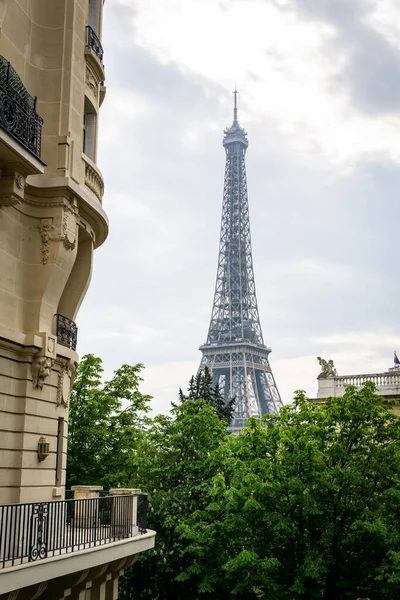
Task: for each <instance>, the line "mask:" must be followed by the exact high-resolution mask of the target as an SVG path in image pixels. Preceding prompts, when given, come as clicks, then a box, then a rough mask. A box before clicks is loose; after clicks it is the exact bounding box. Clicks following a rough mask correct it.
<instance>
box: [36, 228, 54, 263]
mask: <svg viewBox="0 0 400 600" xmlns="http://www.w3.org/2000/svg"><path fill="white" fill-rule="evenodd" d="M52 227H53V219H42V220H41V222H40V225H39V231H40V236H41V238H42V263H43V264H44V265H46V264H47V263H48V262H49V258H50V238H51V235H50V234H51V230H52Z"/></svg>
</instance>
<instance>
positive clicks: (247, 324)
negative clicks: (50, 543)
mask: <svg viewBox="0 0 400 600" xmlns="http://www.w3.org/2000/svg"><path fill="white" fill-rule="evenodd" d="M233 95H234V105H233V123H232V125H231V127H229V128H227V129H226V130H225V131H224V139H223V146H224V148H225V154H226V163H225V178H224V195H223V204H222V220H221V235H220V244H219V256H218V268H217V279H216V284H215V293H214V302H213V308H212V313H211V320H210V326H209V329H208V335H207V341H206V343H205V344H203V345H202V346H200V350H201V352H202V354H203V357H202V360H201V363H200V369H203V368H204V367H205V366H208V367H209V368H210V370H211V371H212V376H213V383H214V385H215V384H216V383H218V384H219V386H220V389H221V390H222V391H223V393H224V396H225V400H226V401H228V400H230V399H231V398H235V413H234V418H233V421H232V423H231V425H230V427H229V429H230V431H232V432H234V433H237V432H238V431H240V429H241V428H242V427H244V426H245V425H246V421H247V419H248V418H249V417H250V416H255V417H261V415H263V414H266V413H269V414H275V413H277V412H278V411H279V409H280V407H281V406H282V400H281V397H280V395H279V392H278V388H277V386H276V383H275V379H274V376H273V374H272V371H271V367H270V364H269V359H268V356H269V354H270V352H271V349H270V348H268V347H267V346H266V345H265V344H264V340H263V335H262V331H261V324H260V318H259V313H258V305H257V297H256V288H255V281H254V269H253V257H252V250H251V237H250V218H249V203H248V197H247V179H246V163H245V154H246V150H247V147H248V140H247V133H246V131H245V130H244V129H242V127H240V125H239V122H238V120H237V95H238V91H237V90H236V86H235V90H234V92H233Z"/></svg>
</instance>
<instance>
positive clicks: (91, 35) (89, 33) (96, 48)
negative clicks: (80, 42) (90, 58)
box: [86, 25, 104, 65]
mask: <svg viewBox="0 0 400 600" xmlns="http://www.w3.org/2000/svg"><path fill="white" fill-rule="evenodd" d="M86 48H90V50H93V52H94V53H95V55H96V56H97V58H98V59H99V61H100V63H101V65H103V54H104V52H103V46H102V45H101V43H100V40H99V38H98V37H97V35H96V34H95V32H94V29H92V28H91V27H90V25H86Z"/></svg>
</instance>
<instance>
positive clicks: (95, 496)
mask: <svg viewBox="0 0 400 600" xmlns="http://www.w3.org/2000/svg"><path fill="white" fill-rule="evenodd" d="M102 14H103V0H2V2H1V3H0V448H1V451H0V599H1V600H5V599H7V600H11V599H13V600H15V599H16V598H18V599H20V598H21V599H22V598H23V599H32V600H33V599H34V598H35V599H36V598H42V599H52V600H53V599H61V598H64V597H65V598H66V597H68V598H79V599H81V600H82V599H84V598H85V599H86V600H88V599H89V598H90V599H91V600H95V599H97V598H99V599H100V598H102V599H103V598H107V599H112V598H116V597H117V588H118V577H119V574H120V573H121V571H122V569H123V568H124V567H126V566H127V565H129V564H130V563H132V562H133V561H134V560H135V559H136V558H137V556H138V555H139V553H140V552H142V551H144V550H146V549H148V548H150V547H152V546H153V545H154V535H155V534H154V532H151V531H147V532H146V518H145V517H146V500H147V499H146V496H145V495H143V494H141V493H140V491H139V490H111V492H110V493H102V492H101V490H100V489H99V488H96V487H93V486H92V487H78V488H77V489H75V490H74V494H75V499H67V500H66V499H65V469H66V452H67V430H68V403H69V395H70V389H71V386H72V383H73V379H74V374H75V371H76V367H77V364H78V355H77V353H76V345H77V336H78V326H77V314H78V310H79V307H80V304H81V302H82V300H83V298H84V296H85V293H86V290H87V288H88V285H89V282H90V276H91V270H92V260H93V252H94V250H95V249H96V248H97V247H98V246H100V245H101V244H102V243H103V242H104V240H105V239H106V237H107V232H108V222H107V216H106V214H105V212H104V209H103V191H104V183H103V177H102V175H101V172H100V170H99V168H98V166H97V138H98V114H99V109H100V106H101V104H102V102H103V100H104V97H105V92H106V88H105V84H104V82H105V70H104V63H103V48H102V45H101V31H102ZM94 483H95V482H94Z"/></svg>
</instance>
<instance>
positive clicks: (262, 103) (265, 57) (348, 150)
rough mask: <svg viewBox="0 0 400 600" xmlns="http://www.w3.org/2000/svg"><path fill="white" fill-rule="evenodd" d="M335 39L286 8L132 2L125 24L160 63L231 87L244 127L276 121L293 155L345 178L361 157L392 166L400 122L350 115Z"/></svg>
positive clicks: (197, 0)
mask: <svg viewBox="0 0 400 600" xmlns="http://www.w3.org/2000/svg"><path fill="white" fill-rule="evenodd" d="M124 4H125V5H126V6H129V4H130V2H128V1H127V0H125V2H124ZM387 4H388V5H389V3H387ZM282 7H284V9H283V8H282ZM373 14H374V13H373ZM390 14H391V13H390V10H387V11H386V12H384V11H383V10H382V9H380V11H378V12H377V13H376V15H377V16H376V15H375V19H374V20H373V21H374V22H376V21H378V18H380V21H379V22H380V23H381V24H382V22H384V23H390V21H389V19H388V16H389V15H390ZM383 15H384V16H385V18H386V20H383ZM371 19H372V17H371ZM337 36H338V34H337V31H336V29H335V28H334V27H333V26H332V25H328V24H326V23H322V22H321V21H318V22H317V21H307V20H306V19H304V15H302V14H301V13H299V12H296V10H295V9H294V7H293V5H292V3H289V2H287V3H280V4H279V3H277V4H274V3H271V2H266V1H265V0H236V1H235V2H218V1H216V0H151V1H148V2H136V3H135V11H134V13H133V15H132V41H134V42H135V43H136V44H138V45H139V46H141V47H143V48H144V49H146V50H147V51H149V52H150V53H151V54H153V55H154V56H155V57H156V58H157V60H159V61H161V62H162V63H165V64H168V63H170V62H172V63H174V64H177V65H178V66H179V67H180V68H181V69H183V71H184V72H186V73H188V74H190V73H191V74H196V75H198V76H201V77H203V78H204V79H205V80H208V81H210V82H212V83H214V84H216V85H219V86H222V87H224V88H225V89H226V90H227V92H228V91H231V90H232V87H233V85H234V82H237V84H238V86H239V88H240V89H241V90H243V94H242V96H243V98H242V99H241V102H242V107H243V108H242V107H241V113H242V116H243V119H244V120H246V121H247V122H249V121H250V120H251V119H252V117H254V115H256V114H257V115H258V116H260V115H261V114H263V115H264V117H267V118H271V119H273V120H275V121H276V123H277V124H278V126H279V128H280V129H281V131H282V132H283V133H285V134H286V135H287V136H288V137H289V138H290V140H291V143H292V144H293V145H294V146H295V147H297V148H298V149H299V150H301V151H302V152H307V153H309V154H311V155H313V154H315V153H316V152H317V153H318V152H322V154H323V155H324V156H325V157H326V158H327V159H328V160H329V161H330V162H331V163H333V164H336V165H337V166H338V167H340V169H341V170H342V171H344V172H347V171H348V169H350V168H352V166H353V165H354V163H355V162H356V161H357V160H359V159H360V158H361V157H363V156H366V155H371V154H376V153H379V154H385V155H387V156H389V157H390V158H391V159H394V160H397V159H398V158H399V157H400V149H399V144H398V137H399V130H400V119H399V117H398V116H396V117H393V116H391V117H390V116H381V117H380V118H379V119H375V118H373V117H369V116H366V115H363V114H361V113H358V112H357V109H356V108H355V107H353V106H352V103H351V99H350V98H349V94H348V91H347V90H346V89H345V87H344V86H343V83H341V80H340V75H341V73H342V71H343V69H344V68H345V66H346V64H347V60H348V57H347V55H346V52H345V49H342V48H341V45H340V43H339V42H338V41H337V43H335V44H334V43H333V42H334V41H335V40H336V38H337ZM226 96H227V98H228V97H229V96H228V94H227V95H226Z"/></svg>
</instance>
